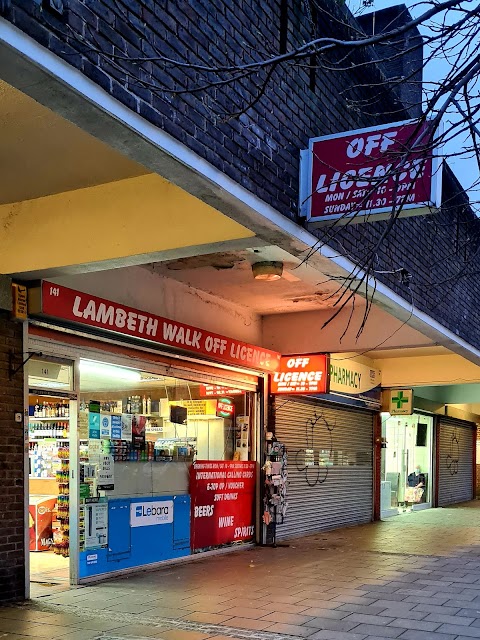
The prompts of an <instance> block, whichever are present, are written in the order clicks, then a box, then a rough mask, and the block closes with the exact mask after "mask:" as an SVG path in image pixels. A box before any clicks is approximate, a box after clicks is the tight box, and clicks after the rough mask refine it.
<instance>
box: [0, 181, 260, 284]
mask: <svg viewBox="0 0 480 640" xmlns="http://www.w3.org/2000/svg"><path fill="white" fill-rule="evenodd" d="M254 235H255V234H254V233H252V232H251V231H250V230H249V229H246V228H245V227H243V226H242V225H240V224H238V223H236V222H234V221H233V220H231V219H230V218H227V217H226V216H225V215H223V214H221V213H220V212H219V211H217V210H216V209H213V208H212V207H210V206H209V205H207V204H205V203H204V202H202V201H201V200H198V199H197V198H195V197H193V196H191V195H190V194H188V193H186V192H185V191H183V190H182V189H180V188H178V187H176V186H175V185H173V184H171V183H169V182H168V181H166V180H164V179H163V178H161V177H159V176H157V175H153V174H150V175H145V176H140V177H137V178H129V179H126V180H121V181H118V182H110V183H108V184H103V185H99V186H95V187H89V188H86V189H79V190H76V191H68V192H65V193H60V194H57V195H52V196H47V197H44V198H37V199H35V200H27V201H23V202H17V203H13V204H6V205H2V206H0V246H1V247H2V250H1V251H0V273H4V274H8V273H20V272H22V271H34V270H36V269H46V268H51V267H62V266H67V265H76V264H83V263H88V262H96V261H101V260H111V259H115V258H122V257H126V256H134V255H139V254H144V253H151V252H155V251H164V250H168V249H175V248H178V247H189V246H195V245H202V244H208V243H212V242H221V241H226V240H234V239H239V238H249V237H253V236H254Z"/></svg>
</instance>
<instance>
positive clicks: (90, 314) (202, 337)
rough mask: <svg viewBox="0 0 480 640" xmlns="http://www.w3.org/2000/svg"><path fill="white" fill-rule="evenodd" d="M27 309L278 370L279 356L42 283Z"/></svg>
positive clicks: (222, 359)
mask: <svg viewBox="0 0 480 640" xmlns="http://www.w3.org/2000/svg"><path fill="white" fill-rule="evenodd" d="M29 308H30V310H31V313H33V314H36V315H42V316H47V317H51V318H61V319H62V320H67V321H69V322H73V323H75V324H80V325H87V326H89V327H96V328H98V329H102V330H105V331H113V332H115V333H119V334H122V335H127V336H131V337H133V338H139V339H142V340H147V341H149V342H155V343H157V344H162V345H166V346H171V347H176V348H177V349H182V350H183V351H187V352H190V353H197V354H202V355H204V356H207V357H209V358H211V359H212V360H215V361H218V362H224V363H228V364H235V365H237V366H243V367H249V368H250V367H251V368H252V369H258V370H260V371H275V370H276V369H277V367H278V364H279V362H280V354H279V353H276V352H275V351H269V350H268V349H264V348H263V347H255V346H253V345H249V344H246V343H245V342H240V341H239V340H234V339H233V338H227V337H225V336H221V335H218V334H216V333H212V332H211V331H206V330H205V329H199V328H197V327H192V326H190V325H187V324H183V323H181V322H176V321H174V320H168V319H167V318H162V317H161V316H157V315H155V314H153V313H149V312H147V311H139V310H138V309H133V308H132V307H127V306H126V305H123V304H119V303H117V302H112V301H111V300H106V299H104V298H99V297H97V296H93V295H91V294H89V293H83V292H81V291H75V290H74V289H69V288H67V287H63V286H61V285H58V284H52V283H51V282H46V281H43V282H42V287H41V289H32V290H30V291H29Z"/></svg>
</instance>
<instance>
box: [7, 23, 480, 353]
mask: <svg viewBox="0 0 480 640" xmlns="http://www.w3.org/2000/svg"><path fill="white" fill-rule="evenodd" d="M0 78H2V79H3V80H4V81H6V82H8V83H10V84H11V85H13V86H15V87H16V88H17V89H19V90H21V91H23V92H24V93H26V94H28V95H29V96H30V97H32V98H33V99H34V100H36V101H37V102H39V103H41V104H43V105H45V106H46V107H48V108H50V109H52V110H53V111H55V112H56V113H58V114H59V115H61V116H62V117H63V118H65V119H67V120H69V121H70V122H72V123H74V124H75V125H76V126H78V127H79V128H81V129H83V130H84V131H86V132H88V133H89V134H90V135H92V136H94V137H95V138H98V139H99V140H101V141H102V142H104V143H105V144H106V145H108V146H110V147H111V148H113V149H116V150H117V151H119V152H120V153H122V154H123V155H124V156H126V157H127V158H129V159H130V160H131V161H133V162H135V163H138V164H140V165H142V166H144V167H146V169H147V170H148V171H149V172H152V173H156V174H158V175H159V176H162V177H163V178H164V179H166V180H167V181H169V182H171V183H173V184H175V185H177V186H178V187H180V188H181V189H183V190H184V191H186V192H188V193H189V194H191V195H192V196H194V197H195V198H198V199H199V200H201V201H203V202H204V203H206V204H208V205H209V206H210V207H212V208H213V209H214V210H216V211H219V212H221V213H222V214H224V215H225V216H227V217H228V218H231V220H232V221H234V222H236V223H237V224H239V225H241V226H242V227H243V228H245V229H247V230H249V232H250V233H252V234H253V235H255V236H257V238H258V239H259V241H260V242H263V243H264V244H267V245H272V246H276V247H279V248H280V249H281V250H283V251H285V252H287V253H288V254H290V255H291V256H292V257H295V258H297V259H302V257H303V256H305V255H306V252H309V251H310V250H311V248H312V246H314V245H316V243H317V238H316V237H315V236H313V235H312V234H310V233H309V232H308V231H307V230H305V229H303V228H302V227H300V226H299V225H297V224H296V223H294V222H293V221H291V220H289V219H288V218H286V217H285V216H283V215H281V214H280V213H279V212H278V211H276V210H275V209H273V208H272V207H270V206H269V205H267V204H266V203H265V202H263V201H262V200H260V199H259V198H257V197H256V196H254V195H253V194H252V193H250V192H248V191H247V190H246V189H244V188H243V187H241V186H240V185H239V184H238V183H236V182H235V181H233V180H231V179H230V178H228V177H227V176H226V175H225V174H223V173H221V172H220V171H218V170H217V169H215V168H214V167H213V166H212V165H210V164H209V163H208V162H206V161H205V160H203V159H201V158H200V157H199V156H197V155H196V154H194V153H193V152H192V151H191V150H190V149H188V148H187V147H186V146H184V145H183V144H181V143H180V142H179V141H177V140H175V139H174V138H172V137H171V136H169V135H168V134H166V133H165V132H164V131H162V130H161V129H158V128H157V127H155V126H154V125H152V124H150V123H149V122H147V121H145V120H144V119H142V118H141V117H140V116H139V115H138V114H136V113H134V112H133V111H131V110H130V109H128V108H127V107H125V106H124V105H122V104H121V103H119V102H118V101H116V100H115V99H113V98H112V97H111V96H110V95H109V94H108V93H106V92H105V91H103V90H102V89H101V88H100V87H98V86H97V85H95V84H94V83H93V82H92V81H90V80H89V79H87V78H86V77H85V76H84V75H82V74H81V73H80V72H79V71H77V70H76V69H74V68H73V67H71V66H70V65H68V64H67V63H65V62H63V61H62V60H61V59H59V58H58V57H57V56H55V55H54V54H52V53H51V52H49V51H47V50H46V49H44V48H43V47H41V46H40V45H39V44H38V43H36V42H35V41H34V40H32V39H31V38H29V37H28V36H26V35H25V34H24V33H23V32H21V31H20V30H18V29H17V28H16V27H14V26H12V25H11V24H10V23H9V22H7V21H5V20H3V19H0ZM169 257H171V254H170V256H169ZM157 259H158V260H162V259H163V257H162V255H161V254H160V255H158V256H157ZM309 266H310V267H311V268H313V269H316V270H318V272H319V274H321V276H323V274H326V275H327V276H333V277H338V276H340V277H341V276H348V275H349V274H351V273H352V271H353V272H355V270H356V267H355V265H354V264H352V263H351V262H350V261H349V260H348V259H346V258H343V257H339V256H338V255H337V253H336V252H335V251H333V250H332V249H330V248H329V247H328V246H323V247H321V248H320V249H319V250H318V251H316V252H314V253H313V255H312V256H311V258H309ZM359 275H361V274H359ZM368 284H369V285H370V286H371V291H372V290H373V286H374V285H376V293H375V302H374V304H375V306H377V307H379V308H383V309H384V310H385V311H387V313H388V314H389V315H391V316H393V317H394V318H396V319H397V320H399V321H400V322H402V323H405V324H407V325H408V326H409V327H411V328H412V329H414V330H416V331H418V332H420V333H421V334H422V335H423V336H426V337H427V338H428V339H429V341H430V342H431V343H434V344H437V345H441V346H445V347H448V348H449V349H450V350H451V351H453V352H455V353H457V354H460V355H463V356H464V357H465V358H466V359H468V360H470V361H472V362H474V363H477V364H480V351H479V350H478V349H476V348H474V347H472V346H471V345H469V344H468V343H467V342H466V341H465V340H463V339H461V338H459V337H458V336H456V335H455V334H454V333H453V332H451V331H449V330H447V329H445V327H443V326H442V325H441V324H440V323H439V322H437V321H435V320H433V319H432V318H430V317H429V316H428V315H427V314H425V313H423V312H422V311H420V310H418V309H416V308H412V307H411V305H410V304H409V303H408V302H407V301H406V300H404V299H403V298H401V297H400V296H398V295H396V294H395V293H394V292H392V291H391V290H390V289H388V288H387V287H385V286H383V285H379V284H378V283H374V282H369V283H368Z"/></svg>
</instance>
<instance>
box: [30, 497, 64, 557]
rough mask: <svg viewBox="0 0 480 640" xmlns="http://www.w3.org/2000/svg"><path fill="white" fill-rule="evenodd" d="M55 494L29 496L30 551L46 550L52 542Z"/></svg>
mask: <svg viewBox="0 0 480 640" xmlns="http://www.w3.org/2000/svg"><path fill="white" fill-rule="evenodd" d="M56 502H57V499H56V497H55V496H31V497H30V504H29V507H28V521H29V535H30V551H47V550H48V549H50V547H51V546H52V544H53V538H52V536H53V533H52V514H53V510H54V508H55V504H56Z"/></svg>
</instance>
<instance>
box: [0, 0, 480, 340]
mask: <svg viewBox="0 0 480 640" xmlns="http://www.w3.org/2000/svg"><path fill="white" fill-rule="evenodd" d="M44 4H48V3H44ZM64 5H65V8H66V11H65V14H64V15H63V16H56V15H55V14H54V13H52V12H48V11H46V10H42V9H41V7H40V6H39V4H38V3H37V2H34V1H28V0H11V1H6V2H2V3H0V12H1V13H2V15H3V16H4V17H5V18H6V19H8V20H10V21H11V22H12V23H14V24H15V25H16V26H17V27H18V28H20V29H21V30H23V31H24V32H25V33H27V34H29V35H30V36H32V37H33V38H35V39H36V40H37V41H38V42H39V43H40V44H42V45H44V46H45V47H48V48H49V49H50V50H51V51H53V52H54V53H56V54H57V55H58V56H60V57H62V58H63V59H64V60H66V61H67V62H68V63H69V64H71V65H73V66H74V67H76V68H78V69H80V70H81V71H82V72H83V73H84V74H85V75H86V76H87V77H89V78H91V79H92V80H93V81H94V82H96V83H97V84H99V85H100V86H101V87H102V88H104V89H105V90H106V91H108V92H109V93H110V94H111V95H112V96H114V97H115V98H117V99H118V100H120V101H121V102H123V103H124V104H125V105H127V106H128V107H129V108H130V109H132V110H133V111H136V112H138V113H139V114H140V115H141V116H143V117H144V118H146V119H147V120H149V121H150V122H152V123H153V124H155V125H156V126H158V127H160V128H162V129H164V130H165V131H166V132H167V133H169V134H171V135H172V136H174V137H175V138H177V139H178V140H180V141H181V142H182V143H184V144H185V145H187V146H188V147H189V148H190V149H192V150H193V151H194V152H196V153H197V154H199V155H200V156H202V157H203V158H205V159H206V160H208V161H209V162H211V163H212V164H213V165H214V166H215V167H217V168H218V169H220V170H221V171H223V172H224V173H225V174H226V175H228V176H230V177H231V178H233V179H234V180H235V181H237V182H238V183H239V184H241V185H242V186H244V187H245V188H247V189H248V190H250V191H251V192H253V193H254V194H256V195H257V196H258V197H260V198H262V199H263V200H264V201H265V202H267V203H269V204H271V205H272V206H273V207H275V208H276V209H277V210H278V211H280V212H281V213H282V214H283V215H285V216H287V217H289V218H291V219H293V220H296V221H297V222H298V223H299V224H304V222H303V220H302V219H299V218H298V216H297V202H298V169H299V150H300V149H304V148H306V147H307V144H308V139H309V138H310V137H314V136H318V135H323V134H329V133H334V132H338V131H344V130H349V129H354V128H359V127H363V126H372V125H374V124H377V123H384V122H388V121H398V120H402V119H403V118H405V117H407V116H408V114H407V113H406V111H405V109H404V108H403V107H402V105H401V104H400V102H399V100H398V99H397V97H396V95H397V94H396V93H395V92H394V91H392V90H391V89H389V88H386V87H385V86H384V84H382V77H383V76H382V71H381V70H380V68H378V67H377V66H376V65H373V66H372V65H362V66H361V67H357V68H355V66H354V63H355V62H365V61H366V60H370V61H371V60H375V59H376V54H375V52H372V51H369V50H366V51H357V52H356V53H355V54H354V55H353V54H352V56H351V57H350V59H348V60H347V61H346V63H345V64H344V65H343V66H344V67H345V68H346V69H347V70H345V71H326V70H323V71H321V70H316V71H312V70H310V69H308V68H299V67H292V66H289V65H287V66H285V67H282V68H278V69H277V70H276V71H275V72H274V73H273V75H272V77H271V79H270V82H269V83H268V84H267V86H266V88H265V91H264V93H263V94H262V95H260V96H259V97H258V100H256V101H255V103H254V104H253V105H251V106H250V108H249V109H248V110H247V111H246V112H245V113H242V114H241V115H239V116H237V117H230V115H231V114H232V113H235V112H238V111H242V110H243V108H244V107H245V106H246V104H248V102H249V99H251V98H252V96H254V95H256V94H255V83H257V84H258V83H259V82H260V81H261V79H262V78H263V77H264V75H263V76H262V75H260V76H259V77H258V78H256V79H255V81H252V80H251V79H250V80H249V79H244V80H242V81H238V82H236V83H235V84H234V85H233V86H218V85H216V86H214V87H210V88H208V89H205V90H204V91H200V92H198V93H196V92H195V93H192V92H191V91H189V89H191V86H192V82H193V83H196V85H197V84H203V83H208V82H209V81H215V80H219V78H218V77H217V76H212V75H210V74H208V73H206V72H202V71H200V70H192V69H187V70H185V69H179V68H178V66H175V65H172V64H170V63H168V62H167V61H165V60H159V59H158V56H159V54H160V53H161V54H163V56H166V57H167V58H171V59H175V60H179V61H183V62H189V63H201V64H202V65H207V66H209V65H212V66H218V65H227V66H228V65H231V64H241V63H246V62H251V61H252V60H254V59H257V58H262V57H265V56H268V55H269V54H271V53H272V52H273V53H274V52H278V51H279V48H280V47H282V46H284V47H285V48H286V49H287V50H289V49H291V48H292V47H294V46H297V45H299V44H302V43H304V42H305V41H308V40H309V39H311V38H312V37H318V36H321V35H332V32H333V31H332V30H335V36H337V37H343V38H345V37H349V34H350V31H349V29H350V28H351V25H353V24H354V22H353V18H352V16H351V15H350V14H348V12H347V9H346V8H345V5H344V4H343V3H339V2H337V1H336V0H322V1H320V2H315V3H313V2H309V1H308V0H265V1H264V2H262V3H258V2H256V1H255V0H244V1H243V2H242V3H233V2H227V0H196V2H189V1H188V0H159V1H154V0H138V1H133V0H83V1H81V0H64ZM330 14H333V18H332V16H331V15H330ZM282 16H283V18H285V17H287V18H288V20H286V21H285V20H282ZM356 26H357V28H358V25H356ZM108 55H113V56H115V57H114V58H113V59H110V60H108V59H107V57H106V56H108ZM139 57H140V58H142V62H141V63H140V64H139V63H133V62H132V58H139ZM324 61H325V62H327V63H328V62H330V63H334V62H335V61H336V59H335V57H334V56H333V55H332V54H328V55H326V57H325V59H324ZM306 62H310V63H313V64H315V62H316V60H315V59H307V60H306ZM351 63H353V66H352V64H351ZM393 72H394V71H392V73H393ZM223 77H224V76H222V78H223ZM185 90H186V91H187V92H186V93H178V91H185ZM359 104H361V105H362V106H361V108H360V109H359V108H358V105H359ZM445 182H446V185H445V190H444V194H445V199H446V200H448V206H446V207H445V208H444V209H443V210H442V211H441V212H439V213H438V214H435V215H431V216H426V217H422V218H412V219H408V220H402V221H400V222H398V224H397V227H396V230H395V233H394V234H392V235H391V236H390V237H389V238H388V241H385V242H383V243H382V245H381V246H380V247H378V248H377V250H376V261H375V269H376V271H377V272H382V271H383V272H385V271H396V270H398V269H401V268H403V269H406V270H408V271H409V272H410V273H411V274H412V280H411V281H410V283H409V286H406V285H405V284H402V282H401V281H400V280H399V278H398V277H396V276H389V275H387V274H385V273H383V274H380V273H379V274H378V279H379V280H381V281H383V282H385V283H386V284H388V285H389V286H391V287H393V288H394V289H395V291H396V292H397V293H398V294H399V295H401V296H403V297H404V298H405V299H406V300H407V301H409V302H410V301H413V302H414V303H415V304H416V305H417V306H418V307H419V308H420V309H421V310H423V311H425V312H427V313H429V314H431V315H433V317H434V318H435V319H437V320H438V321H439V322H440V323H442V324H443V325H444V326H445V327H447V328H448V329H450V330H451V331H453V332H455V333H456V334H458V335H459V336H461V337H462V338H464V339H465V340H467V341H468V342H470V343H471V344H473V345H475V346H476V347H477V348H480V323H479V322H478V321H477V320H478V318H477V305H476V300H478V299H479V298H480V279H478V278H477V277H476V275H474V269H473V267H474V264H473V262H475V261H473V262H472V258H474V256H475V251H476V238H477V236H478V235H479V228H478V222H477V221H476V220H475V219H474V217H473V215H472V213H471V212H469V210H468V207H467V206H466V204H465V202H463V200H462V198H461V197H460V196H458V197H457V196H455V198H454V199H453V200H452V199H451V196H452V193H454V192H455V189H457V188H458V185H457V184H456V183H455V180H454V179H453V178H452V176H450V175H447V178H446V181H445ZM452 189H453V191H452ZM384 228H385V223H381V222H377V223H369V224H364V225H357V226H352V227H351V228H350V227H349V228H348V229H343V230H340V231H336V232H335V233H334V234H333V237H329V238H328V243H329V244H331V245H334V246H336V247H337V248H338V249H339V250H340V251H342V252H343V253H345V254H346V255H347V256H349V257H350V258H352V259H353V260H356V261H358V260H361V259H362V256H363V255H364V254H365V251H366V248H367V247H369V246H373V243H374V241H375V239H379V238H380V237H381V234H382V232H383V230H384ZM316 233H317V234H318V235H319V237H321V233H322V232H320V231H317V232H316ZM472 239H473V242H472ZM456 274H458V276H456Z"/></svg>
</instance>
